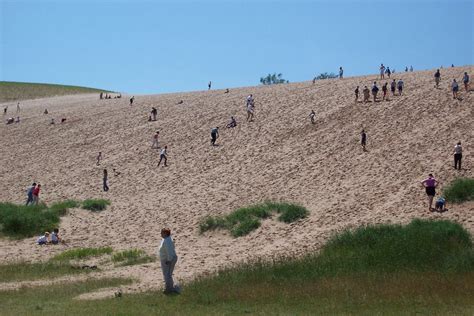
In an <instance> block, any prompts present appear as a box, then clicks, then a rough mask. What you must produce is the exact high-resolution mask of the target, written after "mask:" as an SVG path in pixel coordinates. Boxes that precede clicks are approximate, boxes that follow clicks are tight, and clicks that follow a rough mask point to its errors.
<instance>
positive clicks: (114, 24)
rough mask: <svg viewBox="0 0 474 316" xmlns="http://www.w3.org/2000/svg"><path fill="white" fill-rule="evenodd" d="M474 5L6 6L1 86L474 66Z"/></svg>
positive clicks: (202, 85) (126, 88)
mask: <svg viewBox="0 0 474 316" xmlns="http://www.w3.org/2000/svg"><path fill="white" fill-rule="evenodd" d="M473 3H474V1H472V0H466V1H462V0H440V1H429V0H414V1H408V0H389V1H386V0H378V1H376V0H373V1H369V0H360V1H349V0H348V1H342V0H333V1H329V0H324V1H290V0H288V1H265V0H260V1H259V0H254V1H232V0H228V1H226V0H221V1H182V0H175V1H140V0H138V1H131V0H130V1H125V0H115V1H114V0H109V1H101V0H98V1H74V0H63V1H43V0H35V1H21V0H18V1H11V0H0V44H1V46H0V80H6V81H27V82H46V83H60V84H71V85H80V86H90V87H97V88H103V89H109V90H114V91H121V92H129V93H136V94H146V93H164V92H176V91H190V90H203V89H206V88H207V83H208V81H209V80H212V82H213V88H216V89H218V88H221V89H224V88H232V87H240V86H252V85H257V84H259V78H260V77H261V76H264V75H265V74H267V73H273V72H276V73H283V77H284V78H285V79H287V80H289V81H290V82H296V81H305V80H311V79H312V78H313V77H314V76H315V75H317V74H319V73H321V72H326V71H327V72H335V73H336V72H337V70H338V68H339V66H343V67H344V70H345V75H346V76H355V75H362V74H368V73H375V72H376V71H377V69H378V66H379V65H380V63H381V62H383V63H384V64H386V65H388V66H390V67H391V68H395V69H396V70H397V71H401V70H402V69H403V68H404V67H405V66H406V65H408V66H409V65H413V67H414V68H415V69H430V68H435V67H439V66H440V65H444V66H447V65H451V63H454V64H455V65H467V64H471V65H472V64H473V59H474V54H473V53H474V38H473V32H474V31H473V29H474V21H473V20H474V17H473V15H474V13H473V12H474V5H473Z"/></svg>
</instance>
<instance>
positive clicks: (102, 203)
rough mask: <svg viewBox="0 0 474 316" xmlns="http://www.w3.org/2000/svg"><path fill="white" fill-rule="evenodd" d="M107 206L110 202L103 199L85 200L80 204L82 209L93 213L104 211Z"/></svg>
mask: <svg viewBox="0 0 474 316" xmlns="http://www.w3.org/2000/svg"><path fill="white" fill-rule="evenodd" d="M107 205H110V201H109V200H104V199H87V200H85V201H83V202H82V208H84V209H86V210H90V211H94V212H97V211H102V210H105V209H106V208H107Z"/></svg>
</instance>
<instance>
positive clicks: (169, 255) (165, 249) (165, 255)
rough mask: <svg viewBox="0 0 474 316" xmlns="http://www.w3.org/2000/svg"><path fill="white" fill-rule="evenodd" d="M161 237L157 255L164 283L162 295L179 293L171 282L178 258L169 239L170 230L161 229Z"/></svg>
mask: <svg viewBox="0 0 474 316" xmlns="http://www.w3.org/2000/svg"><path fill="white" fill-rule="evenodd" d="M161 237H162V238H163V239H162V240H161V244H160V248H159V249H158V254H159V256H160V262H161V271H162V272H163V279H164V281H165V290H164V291H163V293H164V294H170V293H173V292H174V293H179V288H178V287H175V286H174V282H173V270H174V266H175V265H176V262H177V261H178V256H176V251H175V249H174V243H173V240H172V239H171V230H170V229H169V228H163V229H162V230H161Z"/></svg>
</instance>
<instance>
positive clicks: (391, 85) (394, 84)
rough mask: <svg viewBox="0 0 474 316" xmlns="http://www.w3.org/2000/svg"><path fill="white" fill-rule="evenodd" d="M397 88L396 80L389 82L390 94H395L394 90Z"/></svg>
mask: <svg viewBox="0 0 474 316" xmlns="http://www.w3.org/2000/svg"><path fill="white" fill-rule="evenodd" d="M396 89H397V82H396V81H395V79H393V81H392V83H391V84H390V91H392V96H395V90H396Z"/></svg>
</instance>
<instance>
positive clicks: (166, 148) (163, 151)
mask: <svg viewBox="0 0 474 316" xmlns="http://www.w3.org/2000/svg"><path fill="white" fill-rule="evenodd" d="M167 150H168V146H165V148H163V149H162V150H161V152H160V161H158V167H159V166H160V164H161V161H162V160H163V159H164V160H165V163H164V166H165V167H166V166H167V165H166V162H167V161H168V154H167V152H166V151H167Z"/></svg>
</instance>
